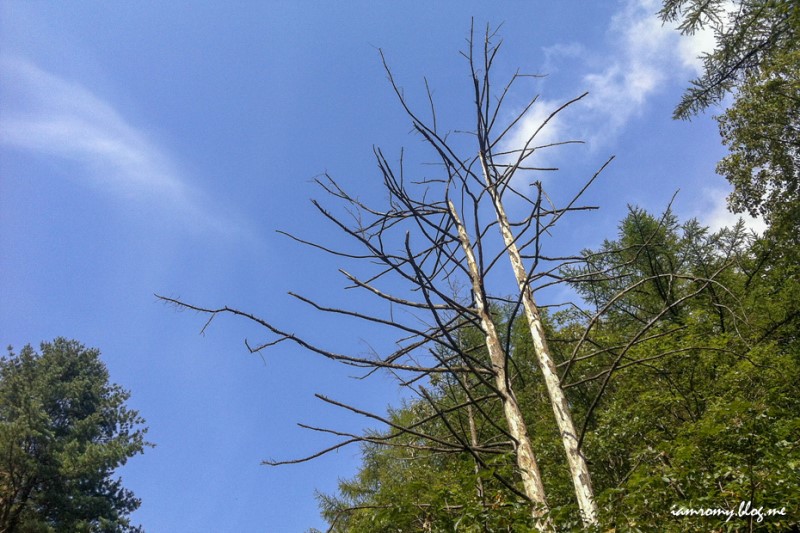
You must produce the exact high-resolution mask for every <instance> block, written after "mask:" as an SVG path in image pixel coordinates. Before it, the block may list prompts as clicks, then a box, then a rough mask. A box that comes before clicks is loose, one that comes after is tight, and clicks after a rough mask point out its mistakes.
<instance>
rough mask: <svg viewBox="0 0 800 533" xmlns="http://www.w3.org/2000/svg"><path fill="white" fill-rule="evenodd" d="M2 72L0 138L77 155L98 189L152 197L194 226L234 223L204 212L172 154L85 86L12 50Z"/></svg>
mask: <svg viewBox="0 0 800 533" xmlns="http://www.w3.org/2000/svg"><path fill="white" fill-rule="evenodd" d="M0 73H1V74H2V79H3V83H4V88H3V92H4V94H5V96H4V100H5V102H4V104H5V105H4V110H3V113H2V114H3V117H2V122H3V128H2V130H0V144H2V145H5V146H8V147H11V148H14V149H18V150H22V151H26V152H29V153H32V154H34V155H35V156H39V157H56V158H61V159H65V160H68V161H72V162H75V163H77V164H78V168H80V169H81V170H80V172H79V174H80V177H81V178H83V179H85V180H90V181H92V182H93V183H94V184H96V185H97V186H98V187H99V188H100V189H102V190H104V191H106V192H108V193H111V194H112V195H114V196H117V197H121V198H122V199H125V200H133V201H139V202H142V203H146V204H147V205H149V206H153V205H155V206H156V207H158V208H159V209H161V210H162V211H163V212H164V214H165V215H166V214H169V218H171V219H176V220H179V221H180V222H182V223H184V224H190V225H191V226H192V227H195V228H197V227H202V228H203V229H209V228H213V229H214V230H215V231H221V232H223V233H226V234H229V233H232V232H237V231H239V228H238V227H237V224H235V223H233V222H231V221H226V220H221V219H220V217H219V216H218V215H210V213H209V211H210V210H209V209H208V208H207V207H205V206H206V205H207V202H206V201H205V200H204V198H203V195H202V194H201V193H200V191H198V190H196V189H194V188H193V187H191V186H190V184H189V183H187V181H186V179H185V178H184V177H183V176H182V175H181V173H180V171H179V169H178V166H177V165H176V164H175V162H174V161H173V159H172V158H171V157H170V156H169V155H168V154H167V153H166V152H165V151H164V150H162V149H161V148H159V146H157V145H156V144H155V143H154V142H152V141H151V139H150V138H149V137H148V136H147V134H146V133H145V132H143V131H142V130H140V129H137V128H136V127H134V126H132V125H131V124H130V123H129V122H128V121H126V120H125V119H124V118H123V116H122V115H121V114H120V113H119V112H118V111H117V110H115V109H114V107H113V106H112V105H111V104H109V103H108V102H106V101H104V100H103V99H101V98H99V97H98V96H96V95H95V94H93V93H92V92H91V91H90V90H88V89H87V88H85V87H84V86H82V85H80V84H78V83H75V82H71V81H68V80H65V79H63V78H60V77H58V76H56V75H54V74H51V73H49V72H46V71H45V70H43V69H41V68H39V67H38V66H36V65H35V64H33V63H31V62H29V61H27V60H24V59H21V58H16V57H2V58H0Z"/></svg>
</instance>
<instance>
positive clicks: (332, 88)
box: [0, 0, 757, 532]
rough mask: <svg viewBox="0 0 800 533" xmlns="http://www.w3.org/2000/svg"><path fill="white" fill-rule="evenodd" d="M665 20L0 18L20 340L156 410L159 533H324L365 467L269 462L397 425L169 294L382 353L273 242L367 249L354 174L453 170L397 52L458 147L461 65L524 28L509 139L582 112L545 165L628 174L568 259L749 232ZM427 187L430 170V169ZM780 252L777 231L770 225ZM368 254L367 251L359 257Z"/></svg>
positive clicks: (3, 308) (437, 9) (90, 6)
mask: <svg viewBox="0 0 800 533" xmlns="http://www.w3.org/2000/svg"><path fill="white" fill-rule="evenodd" d="M657 8H658V6H657V3H654V2H649V1H647V0H620V1H617V2H594V3H588V2H578V1H564V2H527V3H523V2H507V3H502V4H499V5H492V6H489V5H487V4H486V3H484V2H437V3H432V2H430V3H429V2H408V3H403V4H401V3H390V2H367V1H363V2H336V3H334V2H302V1H298V2H288V1H287V2H277V1H276V2H234V3H229V2H224V3H223V2H177V1H176V2H168V3H164V2H144V1H142V2H88V1H79V2H70V3H65V2H26V3H23V2H16V1H6V2H2V3H0V272H1V273H2V275H1V276H0V342H1V343H3V344H4V345H9V344H10V345H13V346H15V347H16V348H17V349H18V348H20V347H21V346H22V345H24V344H26V343H32V344H37V343H38V342H40V341H41V340H49V339H52V338H54V337H56V336H65V337H69V338H75V339H78V340H80V341H81V342H83V343H84V344H86V345H88V346H93V347H97V348H99V349H100V350H101V351H102V352H103V357H104V360H105V361H106V363H107V365H108V367H109V370H110V372H111V376H112V379H113V380H114V381H115V382H117V383H119V384H121V385H122V386H124V387H125V388H127V389H129V390H130V391H131V392H132V398H131V400H130V405H131V406H132V407H134V408H136V409H138V410H139V411H140V412H141V414H142V415H143V416H144V417H145V418H146V419H147V422H148V425H149V427H150V433H149V438H150V440H151V441H153V442H154V443H156V445H157V447H156V448H154V449H151V450H148V451H147V453H146V454H145V455H143V456H139V457H136V458H134V459H133V460H131V461H130V463H129V464H128V465H126V466H125V467H124V468H123V469H122V470H121V475H122V476H123V478H124V480H125V484H126V485H127V486H128V487H129V488H131V489H133V490H134V492H135V493H136V494H137V495H138V496H139V497H141V498H142V500H143V504H142V507H141V509H140V510H139V511H137V512H136V513H135V515H134V519H135V521H137V522H138V523H141V524H142V525H143V526H144V527H145V529H146V530H147V531H150V532H184V531H185V532H202V531H236V532H247V531H253V532H256V531H288V532H291V531H304V530H305V529H307V528H309V527H320V528H322V527H323V525H324V524H323V522H322V520H321V519H320V518H319V515H318V510H317V506H316V502H315V500H314V491H315V490H320V491H323V492H330V491H333V490H334V489H335V487H336V481H337V478H340V477H349V476H351V475H353V473H354V472H355V469H356V468H357V466H358V450H357V449H356V448H347V449H343V450H340V451H339V452H338V453H335V454H331V455H329V456H326V457H324V458H321V459H319V460H317V461H315V462H312V463H307V464H303V465H298V466H285V467H280V468H270V467H266V466H260V464H259V463H260V462H261V461H262V460H263V459H269V458H274V459H285V458H291V457H295V456H298V455H303V454H309V453H312V452H314V451H316V450H317V449H320V448H322V447H325V446H327V445H330V444H331V443H332V442H333V441H331V440H330V438H329V437H328V436H325V435H321V434H314V433H309V432H308V431H305V430H302V429H300V428H298V427H297V426H296V425H295V423H296V422H306V423H309V424H312V425H326V426H329V427H335V428H337V429H343V430H350V431H357V430H359V429H360V428H363V427H365V426H366V425H367V424H366V423H365V422H364V421H363V420H360V419H358V418H354V417H352V416H349V415H347V414H346V413H342V412H340V411H337V410H336V409H334V408H332V407H330V406H326V405H323V404H321V402H319V401H318V400H315V399H314V397H313V394H314V393H315V392H320V393H323V394H326V395H329V396H332V397H334V398H337V399H339V400H342V401H345V402H351V403H355V404H358V405H359V406H362V407H364V408H369V409H373V410H377V411H382V410H385V408H386V406H387V405H391V404H397V401H398V398H399V396H400V390H399V389H398V387H397V385H396V384H395V383H394V382H392V381H391V380H390V379H389V378H388V377H386V376H378V377H376V378H375V379H372V380H365V381H361V380H354V379H352V378H351V376H352V372H351V371H350V370H348V369H347V368H341V367H338V366H337V365H336V364H334V363H331V362H329V361H325V360H320V359H319V358H316V357H315V356H313V355H311V354H308V353H304V352H302V351H301V350H299V349H296V348H295V347H291V346H284V345H281V346H280V347H278V348H275V349H273V350H272V351H269V352H266V353H265V354H264V358H263V359H262V358H261V357H259V356H257V355H250V354H249V353H248V352H247V351H246V349H245V347H244V345H243V339H244V338H249V339H251V340H253V341H258V340H265V339H266V337H265V336H264V335H263V333H262V332H261V331H259V330H258V329H257V328H254V327H252V326H251V325H249V324H246V323H243V322H242V321H237V320H233V319H226V318H219V319H218V320H216V321H215V322H214V323H213V324H212V326H211V327H210V328H209V329H208V330H207V331H206V332H205V335H200V329H201V328H202V326H203V323H204V319H203V318H202V317H200V316H198V315H196V314H194V313H191V312H176V311H175V310H174V309H172V308H170V307H167V306H165V305H163V304H161V303H159V302H157V300H156V298H155V297H154V296H153V294H154V293H159V294H164V295H167V296H173V297H181V298H183V299H185V300H188V301H191V302H193V303H197V304H200V305H207V306H212V307H213V306H220V305H224V304H228V305H230V306H234V307H239V308H242V309H246V310H251V311H253V312H255V313H256V314H259V315H261V316H264V317H265V318H268V319H270V320H272V321H274V322H275V323H276V324H278V325H280V326H282V327H284V328H285V329H287V330H290V331H297V332H303V333H304V334H306V335H308V336H309V337H310V338H312V339H316V340H318V341H325V342H328V343H330V344H331V345H332V347H335V348H336V349H338V350H340V351H344V352H348V351H349V352H351V353H363V352H364V351H365V350H366V349H367V346H369V345H370V344H371V343H378V345H380V343H381V342H384V343H385V341H386V339H381V338H380V337H378V338H375V339H373V338H369V335H370V334H371V332H370V331H368V330H362V329H361V328H360V327H359V326H358V325H357V324H356V325H354V324H352V323H348V322H341V321H336V320H332V319H330V318H329V317H324V316H319V315H318V314H314V313H311V312H309V310H308V308H307V307H306V306H303V305H302V304H300V303H299V302H297V301H294V300H293V299H291V298H290V297H289V296H287V294H286V292H287V291H289V290H294V291H298V292H302V293H304V294H308V295H313V296H314V297H316V298H318V299H319V300H321V301H323V302H327V303H331V302H335V303H339V302H343V301H344V300H342V298H347V297H348V295H347V294H345V293H343V292H342V291H341V288H342V286H343V281H342V279H341V276H340V275H339V274H338V273H337V269H338V268H340V267H343V266H346V265H343V264H340V263H339V262H337V261H335V260H333V259H332V258H330V257H326V256H324V255H321V254H319V253H318V252H315V251H313V250H310V249H305V248H303V247H301V246H298V245H296V244H294V243H292V242H290V241H289V240H287V239H286V238H284V237H281V236H280V235H279V234H277V233H276V232H275V230H276V229H286V230H290V231H292V232H294V233H296V234H298V235H301V236H305V237H311V238H315V239H317V240H320V241H325V242H331V243H335V244H338V243H343V242H344V241H343V240H342V238H341V235H339V234H338V233H337V232H336V230H335V229H334V228H332V227H331V226H330V225H328V224H325V223H324V220H322V218H321V217H320V216H319V215H318V214H317V213H316V212H315V210H314V208H313V206H312V205H311V204H310V202H309V198H311V197H320V196H321V195H320V191H319V190H318V189H316V188H315V187H314V185H313V184H312V183H311V180H312V179H313V178H314V177H315V176H317V175H319V174H320V173H321V172H326V171H327V172H330V173H331V175H333V176H335V177H336V178H337V179H338V180H339V181H340V182H341V183H342V184H343V185H344V186H346V187H347V188H348V189H350V190H352V191H358V193H359V194H360V195H362V196H363V197H365V198H371V199H375V200H377V201H380V199H381V198H382V195H381V191H380V180H379V176H378V173H377V171H376V167H375V163H374V160H373V157H372V146H373V145H379V146H381V147H382V148H383V149H384V150H385V151H386V152H387V153H388V154H397V153H399V149H400V148H401V147H405V148H406V150H407V151H408V152H409V153H411V154H419V155H417V156H416V157H417V158H418V160H420V161H424V160H425V158H426V157H429V155H430V154H428V153H426V152H425V151H424V147H423V146H422V144H421V142H420V140H419V139H418V138H416V137H414V136H413V135H411V134H410V133H409V132H410V123H409V121H408V120H407V119H406V118H405V117H404V115H403V113H402V110H401V109H400V108H399V106H398V104H397V101H396V99H395V98H394V96H393V94H392V93H391V90H390V87H389V85H388V83H387V81H386V76H385V73H384V72H383V71H382V67H381V64H380V60H379V56H378V51H377V50H378V48H381V49H383V50H384V51H385V53H386V56H387V59H388V61H389V64H390V65H391V67H392V68H393V70H394V74H395V77H396V79H397V80H398V82H399V83H400V84H401V85H402V86H403V87H404V88H405V90H406V94H407V95H408V97H409V99H410V101H411V102H412V103H413V104H418V105H420V106H423V105H426V104H425V100H424V85H423V76H426V77H427V79H428V81H429V83H430V84H431V86H432V88H433V89H434V97H435V99H436V102H437V104H438V106H439V109H438V113H439V116H438V118H439V123H440V125H445V124H446V125H447V127H449V128H451V129H468V128H469V127H470V120H471V119H472V115H471V114H470V109H469V106H470V95H469V86H468V82H469V80H468V71H467V69H466V64H465V62H464V60H463V59H462V58H461V57H460V56H459V54H458V51H459V50H461V49H463V47H464V44H465V38H466V37H467V33H468V28H469V25H470V19H471V17H474V19H475V21H476V24H477V25H479V26H483V25H485V24H486V23H489V24H492V25H494V26H496V25H498V24H500V23H502V28H501V30H500V33H501V35H502V37H503V39H504V49H503V52H502V55H501V56H500V59H499V60H498V65H497V75H498V77H499V79H504V78H505V77H507V76H508V75H510V74H511V73H512V72H513V71H514V70H515V69H516V68H518V67H519V68H521V69H522V70H523V71H526V72H531V73H540V74H547V76H546V77H544V78H540V79H537V80H533V81H530V82H527V84H521V85H520V86H519V88H518V92H517V93H516V94H515V95H513V97H512V99H511V100H510V102H509V113H511V112H512V111H514V110H515V109H519V107H520V106H521V105H523V103H524V102H525V101H526V100H527V99H528V98H529V97H531V96H532V95H533V94H540V95H541V96H540V102H539V103H538V104H537V106H536V107H535V108H534V109H533V111H532V112H531V116H530V120H527V121H525V122H524V123H523V124H522V126H521V128H520V132H519V135H523V134H524V132H525V131H529V129H530V128H532V127H535V126H536V125H538V123H539V122H540V121H541V119H542V118H543V117H544V116H546V115H547V114H548V113H549V112H550V111H552V110H553V109H555V108H556V107H557V106H558V105H560V104H561V103H563V102H564V101H566V100H568V99H570V98H572V97H574V96H577V95H578V94H580V93H582V92H584V91H589V92H590V95H589V96H588V97H587V98H586V99H585V100H584V101H582V102H581V103H580V104H578V105H576V106H574V107H573V108H571V109H570V110H569V111H568V112H567V113H565V114H564V115H560V116H559V118H558V119H557V120H556V121H554V122H553V123H552V124H551V125H550V126H549V127H548V129H547V130H546V131H545V133H544V135H546V136H547V138H548V139H552V140H559V139H564V138H581V139H584V140H585V141H586V144H585V145H582V146H580V147H569V148H567V149H564V150H563V151H557V152H553V153H552V154H548V155H546V156H545V159H547V163H548V164H554V165H557V166H559V167H561V169H562V171H561V172H559V173H558V174H553V175H547V176H546V177H544V184H545V187H546V188H547V190H548V191H549V192H550V193H551V195H552V196H554V197H555V198H566V197H567V196H568V195H569V193H570V192H572V191H574V190H576V188H578V187H579V186H580V185H581V184H582V183H583V180H584V179H586V178H587V177H588V176H590V175H591V173H593V172H594V170H596V169H597V168H598V167H599V166H600V165H601V164H602V163H603V162H604V161H605V160H606V159H607V158H608V157H609V156H610V155H612V154H614V155H616V160H615V162H614V163H613V164H612V166H611V167H610V168H609V169H608V170H607V171H606V172H605V173H604V175H603V178H602V179H601V180H600V181H599V182H598V183H597V184H596V185H595V186H594V188H593V189H592V190H591V192H590V197H589V200H590V201H591V202H592V203H595V204H597V205H600V206H601V207H602V209H601V210H600V211H599V212H597V213H593V214H591V215H588V216H581V217H578V218H576V219H575V220H574V221H570V222H568V223H566V224H565V225H564V227H563V228H562V229H561V230H560V231H559V232H557V234H556V235H555V236H554V239H553V240H554V242H553V243H552V246H554V247H557V248H559V249H565V250H572V251H575V250H578V249H581V248H585V247H595V246H597V245H598V244H599V243H600V242H602V240H603V239H604V238H613V237H614V235H615V231H616V225H617V223H618V221H619V220H620V219H621V218H622V217H624V215H625V212H626V211H625V209H626V207H625V206H626V205H627V204H637V205H640V206H643V207H646V208H649V209H651V210H653V211H659V210H661V209H663V208H664V207H665V206H666V204H667V203H668V201H669V199H670V197H671V196H672V194H673V193H674V192H675V191H676V190H678V189H680V193H679V194H678V196H677V199H676V202H675V204H674V209H675V211H676V212H677V213H678V214H679V215H680V216H681V217H682V218H688V217H698V218H700V220H701V221H702V222H704V223H706V224H708V225H711V226H713V227H720V226H722V225H725V224H729V223H731V222H732V221H733V220H735V218H734V217H732V216H730V215H729V214H728V213H726V211H725V209H724V197H725V195H726V194H727V190H728V188H727V184H726V183H725V182H724V180H723V179H722V178H720V177H719V176H716V175H715V174H714V165H715V163H716V161H717V160H718V159H719V158H720V157H721V155H722V154H723V148H722V147H721V146H720V143H719V139H718V135H717V131H716V126H715V124H714V122H713V121H712V120H711V118H710V116H702V117H698V118H696V119H695V120H693V121H692V122H676V121H673V120H671V118H670V116H671V111H672V108H673V106H674V105H675V103H677V101H678V98H679V96H680V94H681V92H682V89H683V88H684V87H685V86H686V85H687V83H688V80H689V79H691V78H692V77H694V76H695V74H696V73H697V68H698V66H699V63H698V61H697V60H696V57H697V55H698V54H699V53H700V51H702V50H703V49H707V47H708V46H709V42H710V41H709V36H707V35H697V36H695V37H694V38H691V39H690V38H681V37H679V36H678V34H677V33H676V32H675V31H674V30H673V29H672V28H669V27H663V26H662V25H661V24H660V23H659V22H658V20H657V19H656V17H655V15H654V13H655V12H656V11H657ZM411 170H413V169H411ZM752 224H753V225H754V227H757V222H752ZM345 245H346V244H345Z"/></svg>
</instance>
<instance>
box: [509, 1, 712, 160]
mask: <svg viewBox="0 0 800 533" xmlns="http://www.w3.org/2000/svg"><path fill="white" fill-rule="evenodd" d="M659 5H660V3H659V2H656V1H655V0H628V1H627V2H625V3H624V4H623V7H622V8H621V10H620V11H619V12H618V13H617V14H616V15H615V16H614V17H613V18H612V20H611V23H610V25H609V28H608V35H609V40H610V53H607V55H605V56H600V55H599V53H593V52H592V51H587V50H585V49H584V48H583V47H582V46H580V45H578V44H574V43H572V44H557V45H554V46H550V47H547V48H545V50H544V52H545V64H546V65H548V66H550V65H555V64H556V61H554V58H558V60H559V61H562V60H564V59H575V58H578V57H580V56H581V55H583V56H589V55H592V54H593V55H592V59H591V61H590V62H589V61H587V64H591V68H590V71H589V72H588V73H587V74H585V75H583V76H582V83H581V85H582V86H583V87H584V88H585V89H586V90H588V91H589V96H587V97H586V98H585V99H584V100H582V101H581V102H580V103H579V104H578V106H577V107H578V110H574V109H573V110H572V111H566V113H564V114H563V115H559V116H558V117H556V118H555V119H554V120H553V121H552V122H551V124H549V125H548V126H547V128H545V130H543V131H542V132H541V133H540V134H539V138H541V139H542V140H541V141H540V142H539V144H544V143H545V142H553V141H559V140H565V138H566V137H567V136H571V137H576V138H581V139H584V140H586V141H587V143H588V144H589V146H590V147H591V148H592V149H602V148H605V147H607V146H608V145H609V144H610V143H612V142H613V141H614V140H615V138H616V137H617V136H618V135H619V134H620V132H621V131H622V130H623V129H624V128H625V126H626V125H627V124H628V123H629V122H630V120H631V119H633V118H635V117H636V116H637V115H638V114H639V113H641V112H642V111H643V109H644V108H645V106H646V105H647V103H648V99H649V98H650V97H652V96H653V95H654V94H656V93H657V92H658V91H659V90H661V89H662V88H663V87H665V86H666V85H667V83H669V82H670V80H673V79H678V80H680V83H681V85H685V84H686V80H687V79H689V78H690V77H693V76H696V75H697V74H699V73H700V71H701V69H702V62H701V60H700V59H698V56H700V55H701V54H702V53H703V52H704V51H710V50H711V49H712V48H713V45H714V37H713V34H712V32H711V31H710V30H705V31H699V32H697V33H696V34H695V35H692V36H683V35H680V33H679V32H678V31H677V30H676V29H675V26H674V25H666V24H662V22H661V20H660V19H659V18H658V16H657V11H658V9H659ZM556 107H557V104H556V103H555V102H550V101H541V102H539V103H537V104H536V105H535V106H534V108H533V109H532V110H531V112H530V116H529V117H527V118H526V119H525V120H523V121H521V123H520V125H519V126H518V127H517V129H516V131H515V132H514V135H513V136H511V137H509V139H508V141H507V142H506V143H505V144H504V146H505V147H506V149H509V148H510V147H514V146H519V145H520V144H519V143H520V141H523V142H524V140H525V139H527V137H528V136H529V135H530V134H531V133H532V132H533V131H535V129H536V128H538V127H539V125H540V124H541V121H542V120H543V119H544V118H545V117H546V116H547V115H548V114H549V113H550V112H551V111H552V110H553V109H555V108H556ZM515 143H517V144H515Z"/></svg>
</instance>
